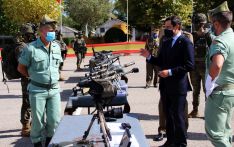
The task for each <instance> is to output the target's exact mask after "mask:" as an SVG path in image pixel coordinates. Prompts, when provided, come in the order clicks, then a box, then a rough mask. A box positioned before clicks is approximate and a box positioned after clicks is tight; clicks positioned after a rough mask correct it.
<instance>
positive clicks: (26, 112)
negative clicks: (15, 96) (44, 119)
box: [15, 23, 36, 137]
mask: <svg viewBox="0 0 234 147" xmlns="http://www.w3.org/2000/svg"><path fill="white" fill-rule="evenodd" d="M20 33H21V36H22V37H21V39H18V42H17V44H16V48H15V52H16V56H17V57H16V58H17V60H18V58H19V57H20V54H21V52H22V51H23V49H24V48H25V47H26V46H27V45H26V44H27V43H30V42H32V41H34V40H35V39H36V36H35V31H34V28H33V25H32V24H29V23H27V24H24V25H22V26H21V28H20ZM28 83H29V79H28V78H27V77H24V76H22V77H21V87H22V106H21V119H20V122H21V123H22V131H21V135H22V136H24V137H29V135H30V130H31V125H30V114H31V108H30V103H29V95H28V91H27V87H28Z"/></svg>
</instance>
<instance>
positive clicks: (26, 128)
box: [21, 123, 31, 137]
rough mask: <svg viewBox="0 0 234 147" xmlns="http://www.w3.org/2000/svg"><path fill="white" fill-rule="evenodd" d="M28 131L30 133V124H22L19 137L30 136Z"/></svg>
mask: <svg viewBox="0 0 234 147" xmlns="http://www.w3.org/2000/svg"><path fill="white" fill-rule="evenodd" d="M30 131H31V125H30V123H25V124H23V126H22V130H21V135H22V136H23V137H29V136H30Z"/></svg>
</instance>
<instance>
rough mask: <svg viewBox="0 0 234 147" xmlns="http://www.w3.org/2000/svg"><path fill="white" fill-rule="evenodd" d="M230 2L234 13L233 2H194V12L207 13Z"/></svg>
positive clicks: (205, 0)
mask: <svg viewBox="0 0 234 147" xmlns="http://www.w3.org/2000/svg"><path fill="white" fill-rule="evenodd" d="M224 1H227V2H228V5H229V8H230V9H231V10H232V11H234V1H233V0H194V12H198V13H205V14H206V13H207V12H208V10H210V9H213V8H215V7H217V6H218V5H220V4H221V3H223V2H224Z"/></svg>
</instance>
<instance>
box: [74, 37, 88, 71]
mask: <svg viewBox="0 0 234 147" xmlns="http://www.w3.org/2000/svg"><path fill="white" fill-rule="evenodd" d="M73 49H74V51H75V54H76V57H77V62H76V65H77V70H82V69H81V68H80V65H81V63H82V61H83V59H84V57H85V50H86V49H87V48H86V43H85V40H84V38H83V34H82V33H81V32H79V33H78V35H76V38H75V40H74V43H73Z"/></svg>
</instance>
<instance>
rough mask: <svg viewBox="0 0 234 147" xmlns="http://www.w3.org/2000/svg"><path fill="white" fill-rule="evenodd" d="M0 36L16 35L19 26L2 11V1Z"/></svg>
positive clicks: (0, 2) (0, 7)
mask: <svg viewBox="0 0 234 147" xmlns="http://www.w3.org/2000/svg"><path fill="white" fill-rule="evenodd" d="M0 22H1V25H0V35H14V34H15V33H16V32H17V25H16V24H15V23H13V22H11V21H10V19H8V18H7V17H6V16H5V14H4V12H3V9H2V0H0Z"/></svg>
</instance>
